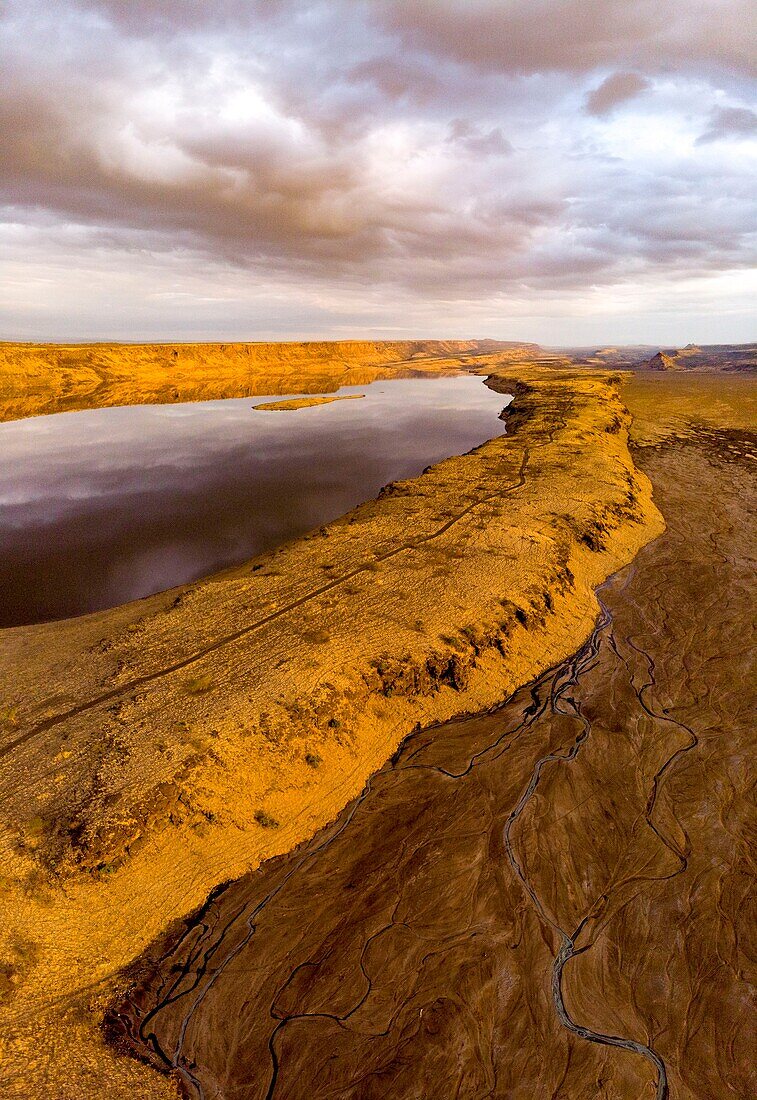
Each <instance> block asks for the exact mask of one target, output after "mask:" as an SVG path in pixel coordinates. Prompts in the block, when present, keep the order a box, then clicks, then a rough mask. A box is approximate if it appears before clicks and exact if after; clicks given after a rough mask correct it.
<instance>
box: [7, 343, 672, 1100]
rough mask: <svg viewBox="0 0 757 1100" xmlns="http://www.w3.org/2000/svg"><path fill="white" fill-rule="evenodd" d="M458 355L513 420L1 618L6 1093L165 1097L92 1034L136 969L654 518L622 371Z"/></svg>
mask: <svg viewBox="0 0 757 1100" xmlns="http://www.w3.org/2000/svg"><path fill="white" fill-rule="evenodd" d="M470 365H471V366H476V365H478V366H479V367H480V368H481V369H484V370H486V371H487V373H490V374H493V375H495V376H496V377H495V378H494V379H493V380H492V382H491V384H492V385H494V386H495V387H497V388H499V389H500V391H501V392H513V391H516V400H515V403H514V406H513V410H512V411H511V412H510V414H509V415H508V419H507V428H508V435H507V436H503V437H501V438H498V439H495V440H492V441H490V442H489V443H487V444H484V445H483V446H482V447H479V448H477V449H476V450H475V451H474V452H472V453H471V454H470V455H467V456H463V457H458V458H452V459H449V460H447V461H445V462H442V463H440V464H438V465H437V466H434V467H432V468H431V469H430V470H429V471H428V472H427V473H425V474H424V475H423V476H422V477H420V478H418V479H415V480H413V481H408V482H403V483H399V484H396V485H393V486H389V487H388V488H387V489H386V490H385V491H384V492H383V493H382V495H381V497H380V498H379V499H378V500H377V501H372V502H369V503H367V504H365V505H363V506H361V507H360V508H358V509H356V510H355V511H353V512H351V513H349V514H348V515H347V516H345V517H344V518H343V519H341V520H339V521H337V522H335V523H333V524H330V525H329V526H327V527H324V528H321V529H320V530H319V531H316V532H314V533H313V534H312V535H311V536H309V537H307V538H305V539H302V540H299V541H297V542H295V543H292V544H290V545H288V546H285V547H282V548H280V549H279V550H277V551H275V552H273V553H270V554H268V555H265V556H263V557H262V558H260V559H258V560H257V561H255V562H251V563H248V564H246V565H245V566H243V567H240V568H238V569H233V570H229V571H227V572H226V573H223V574H220V575H218V576H215V577H211V578H207V579H206V580H203V581H200V582H197V583H196V584H193V585H190V586H187V587H186V588H184V589H179V590H174V591H172V592H169V593H165V594H162V595H160V596H156V597H153V598H150V599H147V600H143V601H140V602H138V603H136V604H131V605H127V606H126V607H123V608H118V609H115V610H113V611H108V612H103V613H100V614H96V615H92V616H86V617H84V618H82V619H77V620H70V621H66V622H62V623H53V624H46V625H42V626H36V627H22V628H17V629H13V630H8V631H4V632H2V634H0V679H1V680H2V683H3V684H4V685H5V687H4V691H5V697H4V699H3V700H2V703H1V704H0V705H1V706H2V716H3V723H2V744H1V745H0V818H1V828H0V852H1V853H2V855H1V858H2V869H3V876H4V877H3V891H2V897H1V898H0V928H1V929H2V931H1V932H0V936H1V937H2V942H1V943H0V959H2V960H3V971H2V973H3V975H4V981H5V986H6V990H5V992H6V997H5V1001H4V1005H3V1007H2V1009H0V1013H2V1017H1V1018H0V1030H1V1031H2V1034H3V1035H4V1036H5V1047H4V1050H3V1053H2V1060H1V1061H0V1082H1V1083H2V1088H3V1092H4V1095H8V1096H13V1097H24V1098H31V1097H37V1096H40V1097H41V1096H44V1097H46V1098H53V1100H63V1098H66V1100H68V1098H69V1097H76V1098H77V1100H79V1098H87V1097H93V1098H94V1097H102V1096H104V1095H107V1096H108V1097H113V1098H119V1097H130V1098H131V1097H133V1096H135V1095H138V1096H140V1097H145V1098H150V1097H153V1096H156V1097H157V1096H161V1095H171V1094H172V1088H173V1086H172V1085H171V1084H170V1083H169V1082H167V1081H165V1080H164V1079H162V1078H160V1077H158V1076H156V1075H155V1074H154V1073H153V1071H152V1070H150V1069H148V1068H147V1067H144V1066H140V1065H139V1064H138V1063H136V1062H134V1061H132V1060H130V1059H124V1058H120V1057H118V1056H117V1055H116V1054H114V1053H113V1052H112V1051H111V1050H110V1049H108V1048H106V1047H105V1046H104V1044H103V1041H102V1036H101V1034H100V1031H99V1019H100V1016H101V1014H102V1006H103V1005H104V1004H105V1003H106V1002H107V1001H108V1000H109V999H110V998H111V997H112V996H113V994H114V991H115V990H116V988H117V986H118V983H119V982H121V981H122V978H121V977H119V972H120V971H121V969H122V968H123V967H124V966H126V965H128V964H129V963H130V962H131V961H132V960H133V959H134V958H135V957H137V956H138V955H139V954H140V952H142V951H143V950H144V949H145V947H146V946H147V945H148V944H149V943H150V942H152V941H153V940H154V939H155V938H156V937H157V936H158V935H159V934H160V933H162V932H163V931H164V930H165V928H166V927H167V925H168V924H169V923H170V922H171V921H172V920H173V919H175V918H178V917H181V916H183V915H186V914H188V913H190V912H192V911H193V910H194V909H196V908H197V906H199V905H200V904H201V903H202V902H203V901H204V900H205V899H206V897H207V895H208V894H209V892H210V891H211V890H212V889H213V888H214V887H215V886H217V885H218V884H219V883H220V882H223V881H225V880H228V879H230V878H233V877H236V876H239V875H242V874H244V873H245V872H246V871H248V870H250V869H251V868H254V867H256V866H258V864H259V863H260V861H261V860H264V859H266V858H268V857H270V856H273V855H276V854H277V853H283V852H287V851H289V850H291V849H292V848H293V847H294V845H296V844H297V843H298V842H300V841H302V840H304V839H307V838H308V837H310V836H312V835H313V833H314V832H315V831H316V830H317V829H318V828H319V827H320V826H322V825H323V824H324V823H326V822H328V821H329V820H331V819H333V818H334V817H335V816H336V815H337V814H338V813H339V812H340V810H341V809H342V807H343V806H344V805H345V804H346V803H347V802H348V801H349V799H351V798H352V797H354V796H355V795H356V794H357V793H358V792H359V791H360V789H361V788H362V786H363V784H364V782H365V780H366V778H367V776H368V775H370V774H371V773H372V772H374V771H375V770H376V769H377V768H379V767H381V765H382V764H383V763H384V762H385V761H386V760H387V758H388V757H389V756H390V755H391V754H392V753H393V752H394V750H395V749H396V747H397V745H398V744H399V743H400V741H401V740H402V738H403V737H404V736H405V735H406V734H407V733H408V732H409V731H410V730H411V729H413V728H414V727H415V726H417V725H421V726H425V725H428V724H429V723H432V722H438V721H444V720H446V719H449V718H450V717H452V716H454V715H457V714H460V713H463V712H475V711H480V710H482V709H486V708H488V707H491V706H492V705H493V704H496V703H498V702H500V701H501V700H502V699H503V698H504V697H505V696H506V695H507V694H509V693H510V692H511V691H513V690H514V689H515V688H517V687H518V686H519V685H520V684H523V683H524V682H526V681H528V680H529V679H531V678H532V677H533V676H535V675H537V674H538V673H539V672H540V671H542V670H543V669H544V668H545V667H547V666H549V665H551V664H553V663H555V662H557V661H560V660H562V659H564V658H565V657H566V656H567V655H568V654H570V653H571V652H573V651H574V650H575V649H576V647H577V646H578V645H579V644H580V643H581V642H582V641H583V639H585V638H586V636H587V635H588V634H589V633H590V632H591V630H592V627H593V624H594V620H595V616H596V612H597V602H596V598H595V596H594V589H595V587H596V586H597V585H598V584H600V583H601V582H602V581H603V580H604V579H605V578H606V577H607V576H608V575H609V574H610V573H612V572H614V571H615V570H616V569H618V568H620V567H622V566H623V565H625V564H626V563H628V562H629V561H630V560H632V559H633V557H634V556H635V554H636V553H637V552H638V550H639V548H640V547H641V546H643V545H644V544H645V543H647V542H648V541H649V540H650V539H651V538H653V537H654V536H655V535H657V534H658V533H659V532H660V531H661V530H662V521H661V519H660V516H659V513H658V512H657V510H656V508H655V507H654V505H653V504H652V502H651V499H650V487H649V483H648V481H647V479H646V477H645V476H644V475H643V474H641V473H639V472H638V471H637V470H636V469H635V468H634V465H633V463H632V461H631V458H630V454H629V451H628V446H627V428H628V416H627V413H626V411H625V409H624V406H623V403H622V401H621V399H620V397H619V394H618V385H617V382H616V381H615V380H614V377H613V376H612V375H611V374H608V373H606V372H604V373H601V372H597V373H594V372H586V371H581V372H569V371H550V370H544V369H536V368H530V367H528V366H527V365H523V366H518V365H517V364H514V363H513V361H512V356H511V355H510V356H508V355H504V354H503V355H501V356H500V357H499V361H497V357H496V356H495V355H488V354H487V355H486V356H485V357H484V359H482V360H481V361H476V363H472V364H470ZM224 369H225V368H224ZM442 369H446V366H443V368H442ZM343 381H344V380H343V379H342V380H339V382H337V379H334V382H335V386H334V387H333V388H336V384H343ZM320 382H321V380H320V378H319V379H318V383H319V384H318V385H317V387H316V386H315V383H314V388H317V389H319V390H323V388H324V387H323V385H322V384H320ZM268 384H269V385H270V384H271V383H270V381H269V382H268ZM277 385H278V383H277ZM303 388H304V387H303V385H302V380H301V379H299V385H298V386H297V389H299V390H300V392H302V389H303ZM264 392H265V391H264ZM267 392H271V390H270V388H269V389H268V391H267ZM129 393H130V399H133V386H132V390H131V391H129ZM201 395H208V394H207V391H206V390H203V393H202V394H200V393H199V392H198V393H197V396H201ZM210 395H211V396H218V394H217V393H214V394H210ZM116 396H117V395H116ZM116 396H114V402H115V400H116ZM34 409H35V411H42V407H41V406H40V404H39V402H38V403H37V404H36V405H35V406H34ZM315 758H317V759H318V764H317V766H314V764H313V762H312V761H313V759H315Z"/></svg>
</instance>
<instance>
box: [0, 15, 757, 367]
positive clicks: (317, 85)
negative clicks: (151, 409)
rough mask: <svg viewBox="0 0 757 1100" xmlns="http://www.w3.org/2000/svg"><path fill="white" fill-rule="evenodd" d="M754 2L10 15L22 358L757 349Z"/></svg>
mask: <svg viewBox="0 0 757 1100" xmlns="http://www.w3.org/2000/svg"><path fill="white" fill-rule="evenodd" d="M756 12H757V9H755V7H754V5H753V3H752V2H751V0H412V2H410V0H213V2H212V3H211V2H209V0H56V2H55V3H50V0H0V72H1V73H2V79H0V141H1V143H2V144H1V147H0V338H2V339H11V340H12V339H36V340H60V341H69V340H71V341H74V340H86V339H96V340H107V339H125V340H160V339H164V340H204V339H208V340H213V339H227V340H265V339H281V340H286V339H289V340H292V339H319V338H324V339H330V338H333V339H343V338H361V337H362V338H387V339H393V338H395V339H404V338H411V337H460V338H463V337H494V338H500V339H508V340H535V341H538V342H540V343H542V344H545V345H548V346H557V345H591V344H608V343H626V344H628V343H644V344H658V345H678V344H684V343H688V342H690V341H694V342H697V343H718V342H738V341H742V342H743V341H748V340H753V339H755V335H756V334H755V324H754V317H755V307H754V303H755V301H757V276H755V262H754V261H755V228H756V227H757V217H756V209H755V208H756V207H757V188H756V187H755V169H757V110H756V109H755V108H756V107H757V97H756V96H755V52H754V50H752V51H751V53H750V43H751V42H754V40H755V38H754V35H755V30H757V26H755V22H756V18H757V17H756V14H755V13H756Z"/></svg>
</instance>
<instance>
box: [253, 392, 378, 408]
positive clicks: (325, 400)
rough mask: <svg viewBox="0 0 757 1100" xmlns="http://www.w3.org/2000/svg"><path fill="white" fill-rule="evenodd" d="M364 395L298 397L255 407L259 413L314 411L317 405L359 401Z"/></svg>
mask: <svg viewBox="0 0 757 1100" xmlns="http://www.w3.org/2000/svg"><path fill="white" fill-rule="evenodd" d="M364 396H365V394H362V393H345V394H342V396H341V397H296V398H295V399H294V400H292V401H264V402H263V404H262V405H253V406H252V407H253V409H255V410H256V411H257V412H290V411H292V412H294V411H296V410H297V409H312V408H313V407H314V406H316V405H330V404H332V402H334V401H357V400H358V399H359V398H361V397H364Z"/></svg>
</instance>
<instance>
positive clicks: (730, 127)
mask: <svg viewBox="0 0 757 1100" xmlns="http://www.w3.org/2000/svg"><path fill="white" fill-rule="evenodd" d="M755 135H757V112H755V111H753V110H751V108H749V107H717V108H716V109H715V110H714V111H713V112H712V115H711V116H710V125H709V126H708V128H707V129H706V130H705V131H704V133H703V134H700V135H699V137H698V138H697V145H709V144H710V143H711V142H713V141H723V140H725V139H726V138H750V137H754V136H755Z"/></svg>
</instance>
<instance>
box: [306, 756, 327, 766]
mask: <svg viewBox="0 0 757 1100" xmlns="http://www.w3.org/2000/svg"><path fill="white" fill-rule="evenodd" d="M305 763H306V764H307V766H308V767H309V768H320V766H321V764H322V763H323V761H322V760H321V758H320V756H319V755H318V753H317V752H306V753H305Z"/></svg>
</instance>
